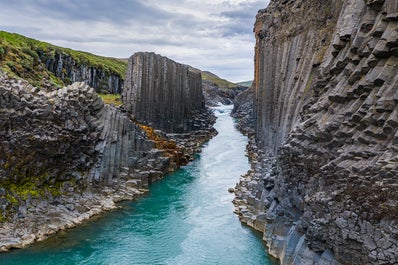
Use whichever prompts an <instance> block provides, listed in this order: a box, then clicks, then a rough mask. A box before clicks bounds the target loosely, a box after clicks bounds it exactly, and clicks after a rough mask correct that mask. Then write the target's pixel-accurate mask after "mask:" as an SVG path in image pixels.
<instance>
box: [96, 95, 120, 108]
mask: <svg viewBox="0 0 398 265" xmlns="http://www.w3.org/2000/svg"><path fill="white" fill-rule="evenodd" d="M98 96H99V97H101V98H102V100H103V101H104V103H105V104H112V105H114V106H121V105H122V104H123V103H122V99H121V95H120V94H98Z"/></svg>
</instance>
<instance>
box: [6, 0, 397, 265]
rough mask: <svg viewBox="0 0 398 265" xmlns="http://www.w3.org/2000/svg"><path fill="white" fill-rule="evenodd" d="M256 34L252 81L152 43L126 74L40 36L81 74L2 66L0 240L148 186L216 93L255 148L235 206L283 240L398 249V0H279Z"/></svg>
mask: <svg viewBox="0 0 398 265" xmlns="http://www.w3.org/2000/svg"><path fill="white" fill-rule="evenodd" d="M254 35H255V38H256V46H255V56H254V70H255V71H254V81H253V85H252V87H251V88H249V89H247V90H245V91H243V92H241V90H242V88H239V87H235V88H234V89H230V88H220V87H217V86H216V85H215V84H214V83H211V82H207V81H205V82H204V81H203V80H202V76H201V75H203V72H202V74H201V73H199V72H198V70H195V69H193V68H191V67H189V66H187V65H183V64H180V63H177V62H174V61H172V60H170V59H168V58H166V57H163V56H161V55H158V54H155V53H148V52H139V53H135V54H134V55H133V56H131V57H130V58H129V60H128V66H127V72H126V76H125V77H122V76H121V75H120V74H117V73H116V72H112V73H111V72H110V71H109V69H105V68H104V69H102V68H101V69H99V68H98V69H97V68H95V67H94V68H93V67H92V66H89V65H87V64H82V65H80V63H79V64H78V63H77V61H76V60H75V59H74V58H72V57H70V56H68V55H67V54H65V53H62V52H61V53H57V51H55V53H51V54H50V55H51V56H52V55H54V56H53V57H51V58H47V57H48V54H47V55H45V53H43V54H41V53H40V52H41V50H37V53H38V55H37V56H38V59H40V60H38V62H37V63H38V64H39V65H41V66H42V67H43V65H45V67H46V69H48V70H49V71H50V72H51V73H53V74H54V75H55V76H56V77H59V78H61V79H62V80H65V82H67V83H68V82H69V83H72V82H74V81H82V82H78V83H73V84H71V85H69V86H66V87H63V88H56V87H54V86H53V85H51V84H47V83H46V84H45V85H44V86H43V87H41V88H38V87H36V86H33V85H32V84H31V83H29V82H27V81H24V80H22V79H16V78H13V77H10V76H9V75H7V74H5V73H0V142H1V145H0V205H1V208H0V222H1V224H2V225H1V227H0V251H7V250H9V249H10V248H22V247H25V246H27V245H29V244H32V243H34V242H36V241H42V240H44V239H46V238H48V237H49V236H50V235H53V234H55V233H57V232H58V231H60V230H63V229H66V228H70V227H74V226H76V225H78V224H81V223H82V222H84V221H86V220H88V219H90V218H91V217H93V216H95V215H98V214H100V213H102V212H105V211H109V210H112V209H115V208H117V204H116V203H117V202H120V201H123V200H132V199H135V198H138V197H139V196H141V195H142V194H144V193H146V192H147V191H148V185H149V184H150V183H151V182H154V181H157V180H160V179H161V178H163V176H164V175H165V174H167V173H169V172H171V171H174V170H176V169H177V168H179V167H180V166H181V165H185V164H187V163H188V162H189V161H192V160H193V157H194V155H195V154H197V153H198V152H200V150H201V146H202V144H203V143H205V142H206V141H207V140H209V139H210V138H211V137H212V136H214V135H215V134H216V131H215V129H214V128H213V127H212V125H213V123H214V121H215V117H214V115H213V113H212V112H211V111H210V110H209V108H208V107H207V106H208V105H216V104H217V103H218V102H223V103H231V102H232V101H233V102H234V105H235V106H234V110H233V114H232V115H233V116H234V117H236V118H237V120H238V121H239V124H238V128H239V129H240V130H241V131H242V132H244V133H245V134H247V135H248V136H249V138H250V141H249V144H248V145H247V155H248V157H249V158H250V161H251V169H250V170H249V171H248V172H247V174H245V175H243V176H242V177H241V179H240V180H239V183H237V184H236V186H235V188H233V189H232V188H231V189H230V191H233V192H234V194H235V199H234V200H233V203H234V206H235V213H236V214H237V215H238V216H239V219H240V221H241V222H243V223H245V224H247V225H248V226H250V227H252V228H254V229H256V230H258V231H260V232H261V233H262V238H263V240H264V241H265V245H266V249H267V251H268V253H269V254H270V255H271V256H273V257H275V258H276V259H278V260H279V262H280V263H281V264H286V265H287V264H321V265H338V264H397V263H398V184H397V175H398V52H397V51H398V1H396V0H366V1H365V0H326V1H325V0H307V1H304V0H271V1H270V3H269V5H268V6H267V7H266V8H265V9H261V10H259V12H258V14H257V16H256V22H255V24H254ZM46 56H47V57H46ZM14 68H15V67H14ZM23 73H25V72H23ZM25 74H26V73H25ZM97 92H106V93H120V94H121V101H122V103H123V104H122V106H118V107H116V106H113V105H108V104H104V102H103V101H102V100H101V98H100V97H99V96H98V95H97ZM238 92H241V93H239V95H238ZM206 105H207V106H206ZM226 153H227V152H226ZM223 155H225V154H223ZM198 218H200V216H199V217H198Z"/></svg>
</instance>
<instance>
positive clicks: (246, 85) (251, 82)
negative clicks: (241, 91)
mask: <svg viewBox="0 0 398 265" xmlns="http://www.w3.org/2000/svg"><path fill="white" fill-rule="evenodd" d="M236 84H237V85H240V86H244V87H251V86H252V84H253V81H244V82H239V83H236Z"/></svg>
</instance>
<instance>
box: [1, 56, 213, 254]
mask: <svg viewBox="0 0 398 265" xmlns="http://www.w3.org/2000/svg"><path fill="white" fill-rule="evenodd" d="M139 56H140V55H138V57H139ZM151 56H152V55H151ZM152 58H161V60H160V61H158V62H153V61H151V64H140V65H135V66H134V68H133V69H134V71H137V72H143V73H148V72H150V73H152V72H153V71H155V72H156V71H159V73H160V72H161V73H162V75H164V79H161V78H160V76H158V75H152V74H150V75H149V76H148V75H145V76H144V78H145V80H146V81H148V80H152V81H151V82H155V83H156V82H157V81H154V79H156V80H163V81H162V85H163V86H162V87H156V89H158V90H157V91H154V90H153V89H155V87H150V88H151V89H152V90H149V92H148V91H145V90H144V89H143V90H139V92H138V93H139V95H140V97H138V98H134V100H138V101H139V104H137V108H134V111H135V112H132V113H139V114H142V113H144V111H148V112H150V113H151V115H149V116H144V115H143V116H140V122H142V123H145V125H144V124H141V123H139V122H137V121H136V119H135V118H134V117H133V116H132V115H131V113H129V111H131V110H132V109H131V106H135V104H134V103H133V102H132V101H131V100H133V99H132V98H131V97H130V96H131V95H133V94H135V93H137V90H135V87H129V86H127V88H126V89H127V91H125V97H124V98H123V100H124V104H125V106H126V107H127V108H128V110H129V111H126V110H125V109H124V108H123V107H119V108H116V107H113V106H110V105H105V104H104V103H103V101H102V100H101V98H100V97H98V95H97V94H96V92H95V91H94V89H93V88H91V87H89V86H88V85H86V84H84V83H74V84H73V85H71V86H68V87H65V88H62V89H57V88H48V90H44V89H42V90H40V89H39V88H36V87H33V86H31V85H30V84H29V83H28V82H26V81H23V80H17V79H12V78H9V77H8V76H6V75H4V74H3V73H1V72H0V207H1V208H0V251H5V250H7V249H9V248H12V247H23V246H25V245H27V244H31V243H33V242H34V241H36V240H43V239H45V238H46V237H47V236H48V235H51V234H53V233H55V232H56V231H58V230H60V229H64V228H68V227H73V226H75V225H77V224H79V223H81V222H82V221H84V220H86V219H88V218H90V217H91V216H92V215H94V214H98V213H100V212H102V211H104V210H109V209H111V208H114V207H115V204H114V202H117V201H120V200H124V199H132V198H134V197H136V196H137V195H139V194H142V193H143V192H144V191H145V190H146V189H147V188H148V183H149V182H152V181H155V180H158V179H160V178H161V177H162V176H163V175H164V174H165V173H167V172H169V171H171V170H174V169H176V168H177V167H178V166H179V165H182V164H184V163H187V162H188V161H189V160H190V159H191V158H192V155H193V153H196V152H198V151H200V144H201V143H203V142H204V141H206V140H208V139H209V138H210V137H211V136H212V135H213V133H214V129H212V123H213V121H214V120H213V119H212V117H213V116H211V115H210V113H209V111H208V110H207V109H205V108H204V105H203V95H202V92H201V91H202V90H201V78H200V74H199V75H196V74H192V73H191V72H188V70H187V67H185V66H182V65H179V64H176V63H174V62H172V61H170V60H168V59H166V58H163V57H159V56H155V57H152ZM158 63H161V66H159V65H158ZM140 67H143V68H140ZM152 67H153V68H152ZM163 67H165V71H163ZM166 70H167V71H166ZM162 71H163V72H162ZM153 78H154V79H153ZM139 80H141V79H139ZM140 82H141V81H140ZM130 90H132V91H130ZM158 92H159V93H158ZM159 95H160V96H159ZM127 100H128V101H127ZM142 100H143V101H142ZM142 103H145V104H148V105H143V104H142ZM159 106H161V108H160V107H159ZM168 107H170V108H171V110H172V111H169V110H167V108H168ZM152 109H155V110H156V111H157V112H153V111H152ZM163 110H165V111H166V114H167V115H168V116H162V115H161V114H162V113H161V111H163ZM158 114H160V115H158ZM194 114H195V115H194ZM159 117H162V118H164V119H167V122H164V123H163V122H162V121H161V120H159ZM146 119H148V120H146ZM149 122H152V123H153V124H154V125H158V126H159V127H158V128H160V129H167V130H170V131H172V132H176V131H184V132H185V131H188V130H189V131H190V133H189V134H182V135H179V134H173V135H166V134H165V133H163V132H161V131H155V130H153V128H151V127H149V126H148V123H149ZM195 129H196V130H195ZM193 130H195V131H193Z"/></svg>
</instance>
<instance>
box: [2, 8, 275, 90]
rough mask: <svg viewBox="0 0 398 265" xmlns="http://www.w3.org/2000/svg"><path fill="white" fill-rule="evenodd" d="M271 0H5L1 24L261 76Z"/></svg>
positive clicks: (242, 76) (232, 76) (96, 49)
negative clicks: (258, 59)
mask: <svg viewBox="0 0 398 265" xmlns="http://www.w3.org/2000/svg"><path fill="white" fill-rule="evenodd" d="M267 3H268V0H117V1H116V0H0V10H1V16H0V29H1V30H5V31H10V32H16V33H19V34H22V35H26V36H28V37H31V38H35V39H39V40H42V41H47V42H50V43H53V44H55V45H59V46H63V47H68V48H72V49H78V50H83V51H88V52H91V53H94V54H98V55H103V56H110V57H119V58H127V57H129V56H131V55H132V54H133V53H134V52H137V51H153V52H156V53H159V54H162V55H164V56H167V57H169V58H171V59H173V60H175V61H178V62H181V63H185V64H189V65H192V66H194V67H197V68H200V69H202V70H208V71H211V72H213V73H215V74H217V75H219V76H221V77H223V78H226V79H228V80H230V81H233V82H238V81H246V80H252V79H253V56H254V42H255V40H254V35H253V32H252V31H253V24H254V20H255V15H256V14H257V11H258V9H261V8H265V7H266V5H267Z"/></svg>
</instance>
